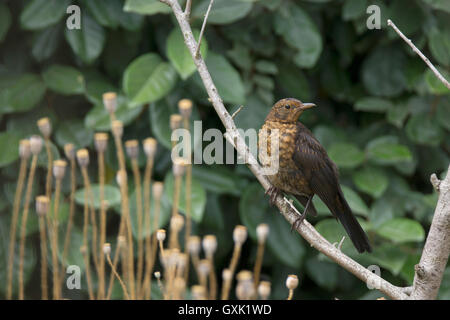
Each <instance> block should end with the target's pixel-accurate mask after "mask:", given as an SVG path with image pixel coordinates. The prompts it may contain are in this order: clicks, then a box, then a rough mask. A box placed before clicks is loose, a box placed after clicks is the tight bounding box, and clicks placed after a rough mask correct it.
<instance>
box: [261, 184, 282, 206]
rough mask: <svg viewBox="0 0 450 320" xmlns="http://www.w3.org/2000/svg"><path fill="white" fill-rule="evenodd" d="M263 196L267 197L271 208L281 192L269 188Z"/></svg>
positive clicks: (274, 188)
mask: <svg viewBox="0 0 450 320" xmlns="http://www.w3.org/2000/svg"><path fill="white" fill-rule="evenodd" d="M265 194H267V195H269V203H270V205H271V206H274V205H275V201H276V199H277V196H278V195H279V194H281V191H280V189H278V188H277V187H274V186H271V187H270V188H269V189H267V191H266V193H265Z"/></svg>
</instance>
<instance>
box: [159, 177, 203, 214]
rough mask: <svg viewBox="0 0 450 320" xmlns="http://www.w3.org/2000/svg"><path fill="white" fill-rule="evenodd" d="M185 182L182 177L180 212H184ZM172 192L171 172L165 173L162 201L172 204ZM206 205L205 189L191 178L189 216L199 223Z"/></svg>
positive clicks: (172, 179)
mask: <svg viewBox="0 0 450 320" xmlns="http://www.w3.org/2000/svg"><path fill="white" fill-rule="evenodd" d="M185 186H186V182H185V179H184V178H183V180H182V182H181V188H180V199H179V205H178V209H179V211H180V212H182V213H184V214H186V195H185ZM173 193H174V178H173V174H172V172H170V173H168V174H167V175H166V178H165V179H164V198H163V201H166V202H167V203H170V204H171V205H172V204H173ZM205 205H206V191H205V189H203V187H202V185H201V184H200V183H199V182H198V181H197V180H196V179H192V186H191V206H192V207H191V208H192V210H191V216H192V220H194V221H195V222H198V223H200V222H201V221H202V219H203V214H204V212H205Z"/></svg>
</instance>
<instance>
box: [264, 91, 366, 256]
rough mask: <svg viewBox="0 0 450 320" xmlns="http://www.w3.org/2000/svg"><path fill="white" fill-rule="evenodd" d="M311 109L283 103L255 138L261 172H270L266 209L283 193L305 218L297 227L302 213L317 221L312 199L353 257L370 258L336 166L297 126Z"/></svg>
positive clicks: (305, 130) (304, 129)
mask: <svg viewBox="0 0 450 320" xmlns="http://www.w3.org/2000/svg"><path fill="white" fill-rule="evenodd" d="M313 107H316V105H315V104H314V103H303V102H301V101H300V100H298V99H295V98H285V99H281V100H279V101H277V102H276V103H275V104H274V105H273V106H272V108H271V109H270V111H269V113H268V115H267V117H266V119H265V121H264V124H263V125H262V127H261V129H260V130H259V133H258V158H259V160H260V162H261V165H262V167H263V169H270V170H267V171H266V176H267V178H268V180H269V181H270V183H271V184H272V186H271V187H270V188H268V189H267V191H266V194H267V195H269V198H270V203H271V205H274V203H275V199H276V197H277V196H278V195H280V194H282V193H286V194H290V195H293V196H294V197H296V198H297V199H298V201H299V202H300V203H301V204H302V205H303V206H304V212H303V213H302V214H301V215H300V217H299V218H298V219H297V220H296V221H295V223H294V224H293V227H294V226H298V225H299V224H300V223H302V221H303V220H304V218H305V217H306V214H307V213H309V214H311V215H312V216H316V215H317V211H316V208H315V207H314V204H313V203H312V199H313V197H314V195H317V196H318V197H319V198H320V199H321V200H322V201H323V202H324V203H325V205H326V206H327V207H328V209H329V210H330V212H331V213H332V215H333V216H334V217H335V218H336V219H338V220H339V221H340V222H341V223H342V225H343V227H344V229H345V231H346V232H347V234H348V235H349V237H350V239H351V241H352V243H353V245H354V246H355V248H356V249H357V251H358V252H359V253H363V252H365V251H367V252H372V248H371V246H370V243H369V240H368V238H367V235H366V233H365V232H364V230H363V229H362V227H361V225H360V224H359V222H358V220H356V217H355V216H354V215H353V213H352V210H351V209H350V206H349V205H348V203H347V201H346V200H345V198H344V194H343V192H342V189H341V187H340V184H339V172H338V168H337V166H336V165H335V164H334V162H333V161H332V160H331V159H330V158H329V156H328V154H327V152H326V150H325V148H324V147H323V146H322V145H321V144H320V142H319V141H318V140H317V139H316V138H315V137H314V136H313V134H312V133H311V131H310V130H309V129H308V128H307V127H306V126H304V125H303V124H302V123H301V122H300V121H299V118H300V116H301V115H302V113H303V112H304V111H305V110H308V109H310V108H313ZM275 137H278V140H276V141H278V149H276V146H277V145H276V144H275V143H274V142H275V140H271V139H275ZM274 161H275V162H274ZM276 161H278V163H276ZM274 168H275V170H274Z"/></svg>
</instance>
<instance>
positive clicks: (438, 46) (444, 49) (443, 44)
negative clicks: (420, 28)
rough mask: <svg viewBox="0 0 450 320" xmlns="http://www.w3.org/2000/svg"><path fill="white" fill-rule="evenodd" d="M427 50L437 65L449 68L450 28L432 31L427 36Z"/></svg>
mask: <svg viewBox="0 0 450 320" xmlns="http://www.w3.org/2000/svg"><path fill="white" fill-rule="evenodd" d="M428 48H429V49H430V51H431V54H432V55H433V57H434V58H435V59H436V61H437V62H438V63H439V64H442V65H445V66H450V28H446V29H443V30H439V29H434V30H432V31H431V32H430V33H429V35H428Z"/></svg>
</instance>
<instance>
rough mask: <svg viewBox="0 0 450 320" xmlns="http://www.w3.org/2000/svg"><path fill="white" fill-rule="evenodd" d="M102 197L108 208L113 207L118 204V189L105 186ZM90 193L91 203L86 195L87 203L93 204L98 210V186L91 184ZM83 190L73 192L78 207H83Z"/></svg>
mask: <svg viewBox="0 0 450 320" xmlns="http://www.w3.org/2000/svg"><path fill="white" fill-rule="evenodd" d="M104 188H105V189H104V191H105V193H104V196H105V200H106V201H108V204H109V206H110V207H114V206H117V205H119V204H120V191H119V188H118V187H115V186H111V185H105V186H104ZM91 192H92V198H93V202H91V200H89V194H88V203H89V204H93V205H94V208H95V209H100V185H98V184H91ZM84 193H85V188H83V189H79V190H77V191H76V192H75V202H76V203H77V204H79V205H81V206H82V205H84V202H85V195H84Z"/></svg>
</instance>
